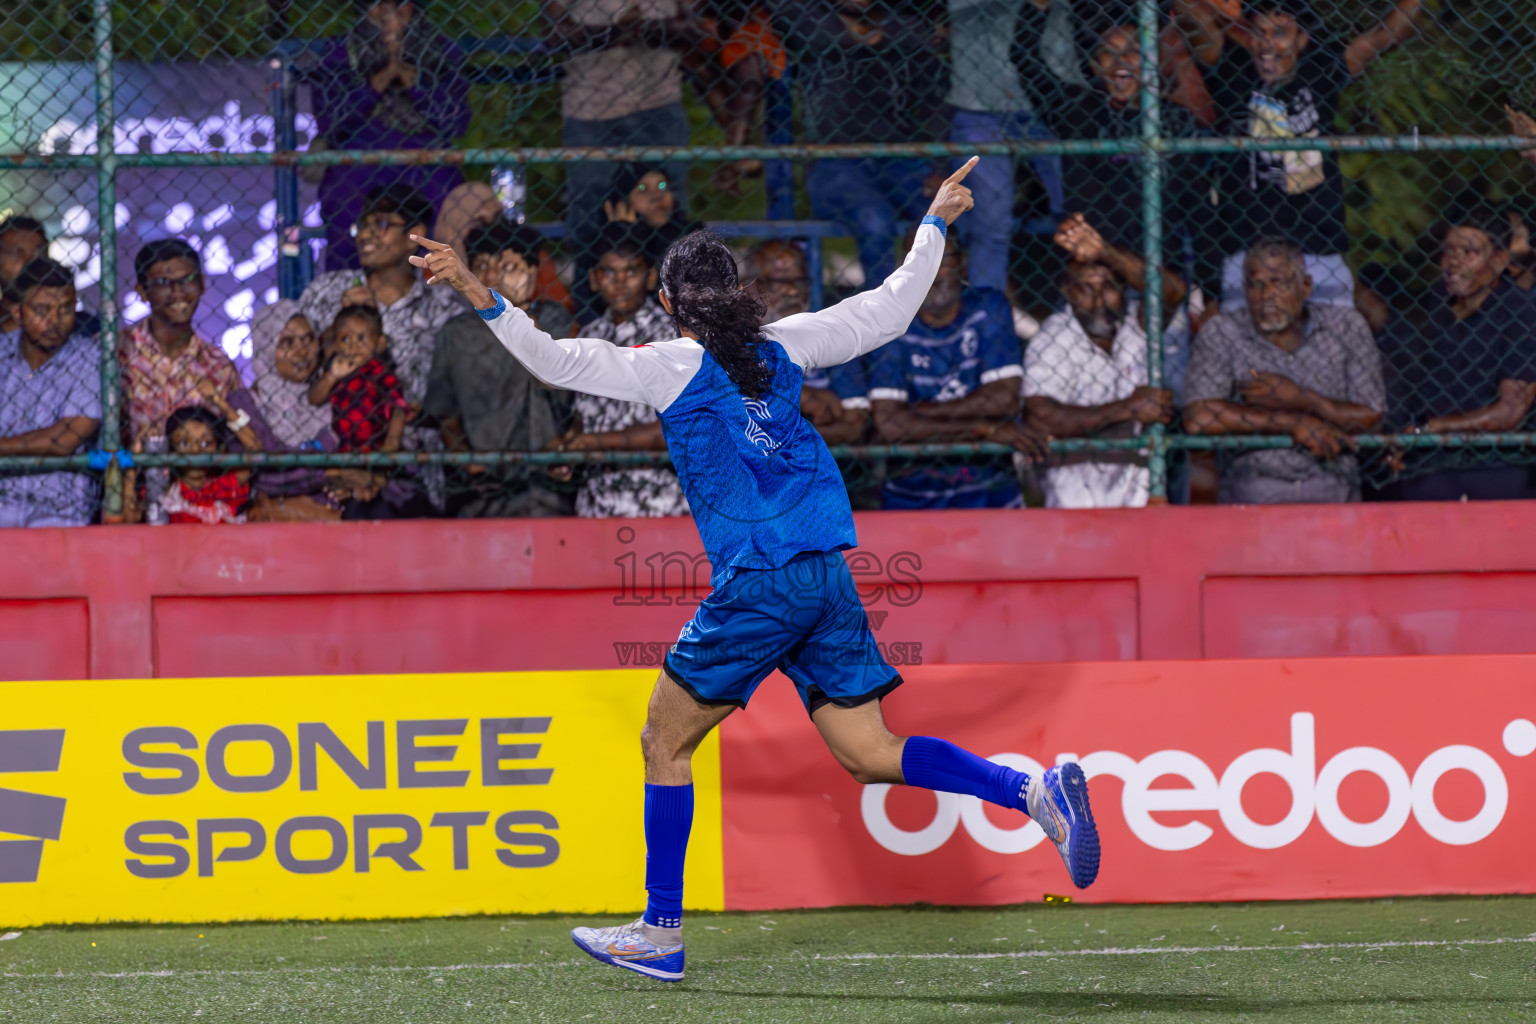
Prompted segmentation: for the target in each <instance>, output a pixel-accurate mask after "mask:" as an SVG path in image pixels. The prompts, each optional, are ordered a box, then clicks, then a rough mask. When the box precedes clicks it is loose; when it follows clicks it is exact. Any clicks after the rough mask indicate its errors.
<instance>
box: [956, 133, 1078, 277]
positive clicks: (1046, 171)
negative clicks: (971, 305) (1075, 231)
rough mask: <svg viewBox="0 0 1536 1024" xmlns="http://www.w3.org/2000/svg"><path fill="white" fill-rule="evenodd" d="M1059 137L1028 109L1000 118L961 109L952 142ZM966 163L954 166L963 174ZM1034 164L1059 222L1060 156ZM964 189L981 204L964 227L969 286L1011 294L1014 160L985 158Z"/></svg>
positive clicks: (1062, 194) (1063, 201)
mask: <svg viewBox="0 0 1536 1024" xmlns="http://www.w3.org/2000/svg"><path fill="white" fill-rule="evenodd" d="M1055 138H1056V136H1054V135H1052V134H1051V131H1050V129H1049V128H1047V127H1046V126H1045V123H1044V122H1043V121H1042V120H1041V119H1040V118H1038V117H1036V116H1035V114H1034V113H1033V112H1032V111H1028V110H1017V111H1013V112H1011V113H1006V114H996V113H991V112H988V111H981V110H959V109H956V110H955V112H954V114H953V115H952V117H951V120H950V125H949V140H950V141H951V142H1009V141H1013V140H1015V139H1033V140H1035V141H1037V142H1049V141H1052V140H1054V139H1055ZM962 162H963V161H960V160H957V161H955V167H956V168H957V169H958V168H959V166H960V164H961V163H962ZM1030 164H1031V165H1032V166H1033V167H1034V169H1035V174H1036V175H1038V176H1039V178H1040V183H1041V184H1042V185H1044V186H1045V193H1046V195H1047V196H1048V197H1049V198H1050V203H1051V217H1052V219H1054V220H1058V221H1059V220H1060V219H1061V218H1062V216H1063V215H1064V213H1065V211H1066V207H1067V198H1066V187H1065V185H1064V184H1063V182H1062V171H1061V157H1060V156H1037V157H1035V158H1033V159H1032V160H1031V161H1030ZM965 184H966V186H967V187H968V188H970V190H971V194H972V195H973V196H974V197H975V199H976V212H975V213H974V214H973V215H971V216H969V217H962V218H961V219H960V222H959V227H960V237H961V238H963V239H965V243H966V249H967V251H968V254H969V256H970V282H971V284H972V285H973V286H974V287H977V288H995V289H997V290H998V291H1000V292H1006V291H1007V288H1005V287H1004V286H1005V285H1006V284H1007V282H1008V243H1009V241H1010V240H1011V239H1012V237H1013V192H1014V189H1013V160H1011V159H1010V158H1008V157H1005V156H984V157H982V158H981V161H980V162H979V163H978V164H977V165H976V169H975V170H973V171H972V172H971V173H970V176H969V177H967V178H966V179H965Z"/></svg>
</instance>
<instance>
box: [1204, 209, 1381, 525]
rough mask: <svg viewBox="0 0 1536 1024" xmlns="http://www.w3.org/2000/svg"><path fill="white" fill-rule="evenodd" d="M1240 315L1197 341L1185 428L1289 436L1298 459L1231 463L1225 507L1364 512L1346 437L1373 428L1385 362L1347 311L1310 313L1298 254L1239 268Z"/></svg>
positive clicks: (1249, 458) (1276, 244)
mask: <svg viewBox="0 0 1536 1024" xmlns="http://www.w3.org/2000/svg"><path fill="white" fill-rule="evenodd" d="M1243 290H1244V292H1245V294H1246V297H1247V300H1248V309H1247V312H1246V314H1232V313H1219V314H1217V315H1216V316H1215V317H1213V318H1212V319H1211V321H1210V322H1209V323H1207V324H1206V325H1205V327H1203V328H1202V329H1201V331H1200V333H1199V335H1197V336H1196V338H1195V348H1194V353H1193V354H1192V356H1191V358H1190V364H1189V379H1188V382H1187V386H1186V393H1185V401H1186V403H1187V404H1186V405H1185V407H1184V426H1185V429H1186V430H1188V431H1189V432H1190V433H1191V434H1289V435H1290V436H1291V439H1292V440H1293V441H1295V443H1296V446H1297V448H1299V449H1302V450H1300V451H1298V450H1296V449H1295V448H1288V449H1273V448H1272V449H1264V450H1260V451H1250V452H1247V453H1246V454H1240V455H1237V456H1235V457H1234V458H1232V459H1230V460H1228V461H1227V462H1226V464H1225V465H1224V467H1223V471H1222V474H1221V488H1220V492H1219V500H1220V501H1221V502H1222V503H1223V504H1238V505H1245V504H1253V505H1259V504H1283V503H1288V502H1339V501H1359V500H1360V472H1359V467H1358V465H1357V464H1356V462H1355V458H1354V456H1353V455H1351V454H1349V453H1350V452H1352V451H1353V450H1354V447H1355V445H1354V441H1353V440H1352V439H1351V437H1350V435H1351V434H1358V433H1363V432H1365V431H1367V430H1371V429H1372V428H1374V427H1375V426H1376V425H1377V424H1378V423H1380V422H1381V418H1382V412H1383V410H1384V409H1385V406H1386V388H1385V385H1384V384H1383V383H1382V375H1381V355H1380V353H1379V352H1377V350H1376V344H1375V342H1374V341H1372V340H1371V329H1370V326H1369V325H1367V324H1366V322H1365V318H1364V317H1362V316H1361V315H1360V314H1359V313H1357V312H1355V311H1354V310H1353V309H1348V308H1346V307H1343V306H1328V305H1320V304H1316V303H1312V302H1309V301H1308V300H1309V298H1310V297H1311V294H1312V278H1311V277H1309V276H1308V275H1307V270H1306V263H1305V259H1304V257H1303V254H1302V251H1301V249H1300V247H1298V246H1297V245H1296V244H1294V243H1292V242H1289V241H1285V240H1283V239H1264V240H1261V241H1259V242H1258V243H1256V244H1255V245H1253V246H1252V247H1251V248H1249V250H1248V255H1247V257H1246V259H1245V260H1244V262H1243Z"/></svg>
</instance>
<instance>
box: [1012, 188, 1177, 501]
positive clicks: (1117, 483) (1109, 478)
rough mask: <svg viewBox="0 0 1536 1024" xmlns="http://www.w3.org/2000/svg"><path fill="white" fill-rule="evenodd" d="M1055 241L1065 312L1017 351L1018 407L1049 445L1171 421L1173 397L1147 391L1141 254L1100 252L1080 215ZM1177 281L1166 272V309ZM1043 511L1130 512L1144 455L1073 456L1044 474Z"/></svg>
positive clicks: (1142, 486) (1141, 493)
mask: <svg viewBox="0 0 1536 1024" xmlns="http://www.w3.org/2000/svg"><path fill="white" fill-rule="evenodd" d="M1056 242H1057V244H1058V245H1060V246H1061V247H1062V248H1063V249H1065V250H1066V252H1067V254H1068V256H1069V260H1070V261H1069V262H1068V264H1067V268H1066V270H1065V271H1063V272H1062V277H1061V286H1062V293H1063V296H1064V297H1065V298H1066V300H1067V303H1068V306H1067V308H1066V309H1064V310H1062V311H1060V312H1058V313H1055V314H1053V315H1052V316H1050V317H1048V318H1046V320H1045V322H1044V323H1042V324H1041V325H1040V333H1038V334H1036V335H1035V336H1034V337H1033V338H1031V339H1030V342H1029V347H1028V348H1027V349H1025V351H1024V402H1025V407H1026V412H1027V414H1028V416H1029V419H1030V421H1031V422H1033V423H1035V424H1037V425H1038V426H1039V427H1041V428H1042V429H1044V430H1046V431H1048V432H1049V433H1050V434H1051V436H1052V437H1101V438H1116V437H1120V438H1125V437H1135V436H1138V435H1140V434H1141V432H1142V429H1143V428H1144V427H1147V426H1150V425H1152V424H1154V423H1167V422H1168V421H1169V420H1170V419H1172V418H1173V408H1174V396H1173V392H1172V391H1170V390H1168V389H1167V388H1153V387H1149V386H1147V332H1146V328H1145V327H1144V325H1143V323H1142V309H1141V303H1140V301H1133V300H1128V299H1127V296H1126V289H1127V286H1129V287H1133V288H1135V289H1137V291H1138V293H1139V292H1140V291H1142V290H1144V289H1145V288H1146V263H1145V261H1143V260H1142V258H1141V257H1140V256H1137V255H1136V254H1134V253H1132V252H1129V251H1127V250H1125V249H1121V248H1118V247H1116V246H1112V245H1109V244H1107V243H1106V242H1105V241H1104V239H1103V237H1102V236H1101V235H1100V234H1099V233H1098V231H1096V230H1095V229H1094V228H1093V226H1092V225H1090V224H1089V223H1088V222H1087V221H1086V220H1084V219H1083V217H1082V216H1081V215H1080V214H1079V215H1073V216H1072V217H1070V218H1068V219H1067V220H1066V221H1063V222H1062V225H1061V230H1059V231H1058V232H1057V233H1056ZM1185 292H1186V288H1185V285H1184V282H1183V280H1182V279H1180V278H1179V277H1178V276H1177V275H1175V274H1173V273H1170V272H1169V271H1167V270H1164V271H1163V301H1164V303H1165V304H1166V305H1167V307H1168V308H1169V309H1172V310H1176V311H1177V312H1176V314H1175V319H1176V320H1177V319H1179V318H1182V317H1187V315H1188V314H1187V313H1186V312H1185V311H1184V310H1183V309H1182V307H1181V304H1182V303H1183V301H1184V297H1185ZM1040 485H1041V490H1043V491H1044V492H1045V504H1046V506H1047V507H1048V508H1116V507H1119V508H1127V507H1140V506H1142V505H1145V504H1146V503H1147V496H1148V493H1149V490H1148V489H1149V485H1150V475H1149V473H1148V470H1147V456H1146V452H1145V451H1136V450H1119V451H1097V452H1075V453H1067V454H1065V455H1061V456H1057V457H1056V458H1054V459H1053V460H1052V462H1051V464H1050V466H1049V468H1047V469H1046V470H1045V472H1044V473H1043V474H1042V475H1041V480H1040Z"/></svg>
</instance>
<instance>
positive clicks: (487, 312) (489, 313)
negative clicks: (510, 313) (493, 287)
mask: <svg viewBox="0 0 1536 1024" xmlns="http://www.w3.org/2000/svg"><path fill="white" fill-rule="evenodd" d="M491 298H493V299H495V300H496V305H494V306H492V307H491V308H490V309H477V310H475V312H476V313H478V314H479V316H480V319H481V320H487V321H489V320H495V319H496V318H497V317H499V316H501V314H503V313H505V312H506V311H507V300H506V299H504V298H502V297H501V295H500V294H499V293H497V292H491Z"/></svg>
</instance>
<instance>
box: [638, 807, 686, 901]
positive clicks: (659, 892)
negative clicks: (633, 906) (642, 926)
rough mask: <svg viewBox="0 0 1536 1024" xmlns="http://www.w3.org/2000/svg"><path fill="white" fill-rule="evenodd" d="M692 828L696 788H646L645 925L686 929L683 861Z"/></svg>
mask: <svg viewBox="0 0 1536 1024" xmlns="http://www.w3.org/2000/svg"><path fill="white" fill-rule="evenodd" d="M692 828H693V786H692V785H691V784H690V785H687V786H653V785H651V784H650V783H646V786H645V891H646V892H647V893H648V894H649V895H650V899H649V900H648V901H647V902H646V906H645V923H646V924H648V925H650V926H652V927H653V928H681V927H682V926H683V861H684V860H685V859H686V858H687V856H688V832H689V831H690V830H691V829H692Z"/></svg>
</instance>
